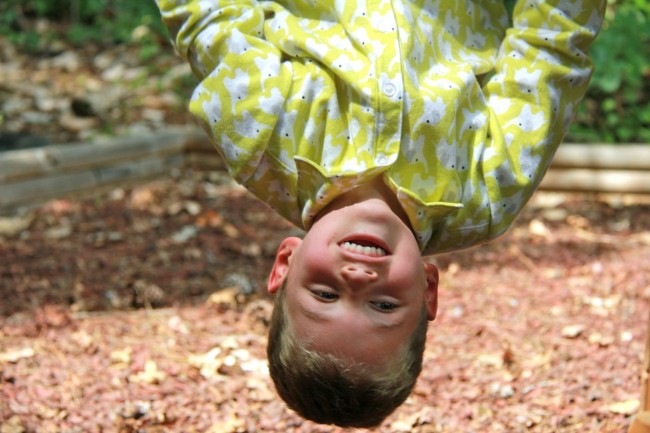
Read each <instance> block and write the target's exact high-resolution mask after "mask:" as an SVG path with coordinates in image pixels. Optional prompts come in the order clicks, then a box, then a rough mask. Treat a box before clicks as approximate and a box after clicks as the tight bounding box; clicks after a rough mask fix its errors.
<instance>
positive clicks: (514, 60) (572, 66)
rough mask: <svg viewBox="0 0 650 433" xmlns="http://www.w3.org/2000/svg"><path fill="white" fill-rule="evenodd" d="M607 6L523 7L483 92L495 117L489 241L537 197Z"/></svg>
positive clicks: (531, 2)
mask: <svg viewBox="0 0 650 433" xmlns="http://www.w3.org/2000/svg"><path fill="white" fill-rule="evenodd" d="M605 6H606V0H593V1H592V0H590V1H582V0H577V1H575V0H573V1H570V0H519V1H518V2H517V4H516V6H515V9H514V12H513V26H512V27H511V28H510V29H508V30H507V32H506V35H505V38H504V40H503V42H502V44H501V46H500V50H499V52H498V57H497V62H496V66H495V72H496V73H495V75H494V76H493V77H492V78H491V79H490V80H489V81H488V82H487V83H486V85H485V86H484V87H483V93H484V96H485V101H486V104H487V110H488V112H489V116H488V118H489V126H488V133H487V137H486V141H485V143H486V144H485V147H484V149H483V150H482V154H480V156H479V161H480V164H481V166H480V168H481V169H482V171H483V176H484V178H485V186H486V189H487V196H488V200H489V202H488V203H485V204H484V206H485V207H488V208H489V211H490V229H489V238H494V237H496V236H498V235H500V234H501V233H503V232H504V231H505V230H506V229H507V228H508V226H510V224H511V223H512V221H513V220H514V218H515V217H516V216H517V214H518V213H519V211H520V210H521V209H522V208H523V206H524V205H525V204H526V202H527V201H528V199H529V198H530V197H531V195H532V194H533V192H534V190H535V188H536V187H537V185H538V184H539V182H540V181H541V179H542V177H543V176H544V174H545V172H546V170H547V168H548V166H549V165H550V163H551V160H552V158H553V155H554V154H555V151H556V150H557V148H558V145H559V144H560V142H561V140H562V139H563V137H564V134H565V133H566V131H567V129H568V126H569V123H570V122H571V120H572V119H573V117H574V114H575V112H576V108H577V105H578V103H579V102H580V100H581V99H582V98H583V96H584V94H585V92H586V90H587V85H588V82H589V79H590V77H591V74H592V71H593V66H592V63H591V61H590V59H589V57H588V48H589V46H590V44H591V43H592V42H593V41H594V39H595V37H596V35H597V33H598V31H599V28H600V25H601V23H602V19H603V15H604V9H605Z"/></svg>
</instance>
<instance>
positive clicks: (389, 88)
mask: <svg viewBox="0 0 650 433" xmlns="http://www.w3.org/2000/svg"><path fill="white" fill-rule="evenodd" d="M383 91H384V95H386V96H388V97H392V96H395V93H397V87H395V85H394V84H393V83H391V82H390V81H389V82H387V83H384V87H383Z"/></svg>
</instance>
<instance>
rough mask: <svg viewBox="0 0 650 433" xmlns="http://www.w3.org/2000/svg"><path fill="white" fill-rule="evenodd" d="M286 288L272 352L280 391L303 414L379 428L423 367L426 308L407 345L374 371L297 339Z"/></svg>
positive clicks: (277, 307)
mask: <svg viewBox="0 0 650 433" xmlns="http://www.w3.org/2000/svg"><path fill="white" fill-rule="evenodd" d="M285 300H286V288H285V286H284V285H283V286H282V287H281V288H280V290H279V291H278V293H276V295H275V302H274V307H273V314H272V317H271V324H270V330H269V339H268V346H267V355H268V358H269V369H270V373H271V378H272V379H273V382H274V383H275V387H276V389H277V391H278V394H279V395H280V397H282V399H283V400H284V401H285V402H286V403H287V405H288V406H289V407H290V408H291V409H293V410H295V411H296V412H297V413H298V414H299V415H300V416H302V417H303V418H306V419H309V420H311V421H314V422H317V423H321V424H335V425H338V426H340V427H357V428H362V427H366V428H368V427H376V426H378V425H379V424H381V422H382V421H383V420H384V419H385V418H386V417H387V416H388V415H390V414H391V413H392V412H393V411H394V410H395V409H397V407H399V406H400V405H401V404H402V403H403V402H404V400H406V398H407V397H408V395H409V394H410V393H411V390H412V389H413V386H415V382H416V380H417V377H418V376H419V374H420V371H421V370H422V356H423V353H424V344H425V340H426V332H427V328H428V320H427V314H426V309H425V308H424V307H423V308H422V313H421V319H420V321H419V323H418V325H417V326H416V329H415V331H414V332H413V334H412V335H411V337H410V339H409V340H408V341H406V342H405V344H404V345H403V347H402V350H400V351H399V353H398V354H397V355H396V356H395V358H394V359H392V360H391V361H389V362H388V363H387V365H386V366H384V368H382V369H381V370H379V371H377V370H376V369H373V370H369V369H368V368H365V367H364V366H363V365H362V364H359V363H354V362H350V361H349V360H343V359H339V358H337V357H335V356H334V355H331V354H326V353H320V352H316V351H313V350H309V349H307V348H306V347H305V345H304V343H302V342H301V341H300V340H299V339H297V338H295V335H294V332H293V327H292V326H291V323H290V320H289V317H288V315H287V312H286V302H285Z"/></svg>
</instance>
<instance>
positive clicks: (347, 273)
mask: <svg viewBox="0 0 650 433" xmlns="http://www.w3.org/2000/svg"><path fill="white" fill-rule="evenodd" d="M341 275H342V276H343V278H345V279H346V280H347V281H349V282H351V283H354V284H367V283H371V282H373V281H375V280H376V279H377V272H375V271H374V270H372V269H370V268H367V267H365V266H363V265H359V264H352V263H348V264H345V265H343V267H341Z"/></svg>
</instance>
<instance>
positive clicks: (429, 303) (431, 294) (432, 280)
mask: <svg viewBox="0 0 650 433" xmlns="http://www.w3.org/2000/svg"><path fill="white" fill-rule="evenodd" d="M424 272H425V273H426V276H427V288H426V290H425V292H424V302H425V304H426V308H427V317H428V318H429V320H434V319H435V318H436V314H437V313H438V281H439V274H438V267H437V266H436V265H434V264H433V263H426V262H425V263H424Z"/></svg>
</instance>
